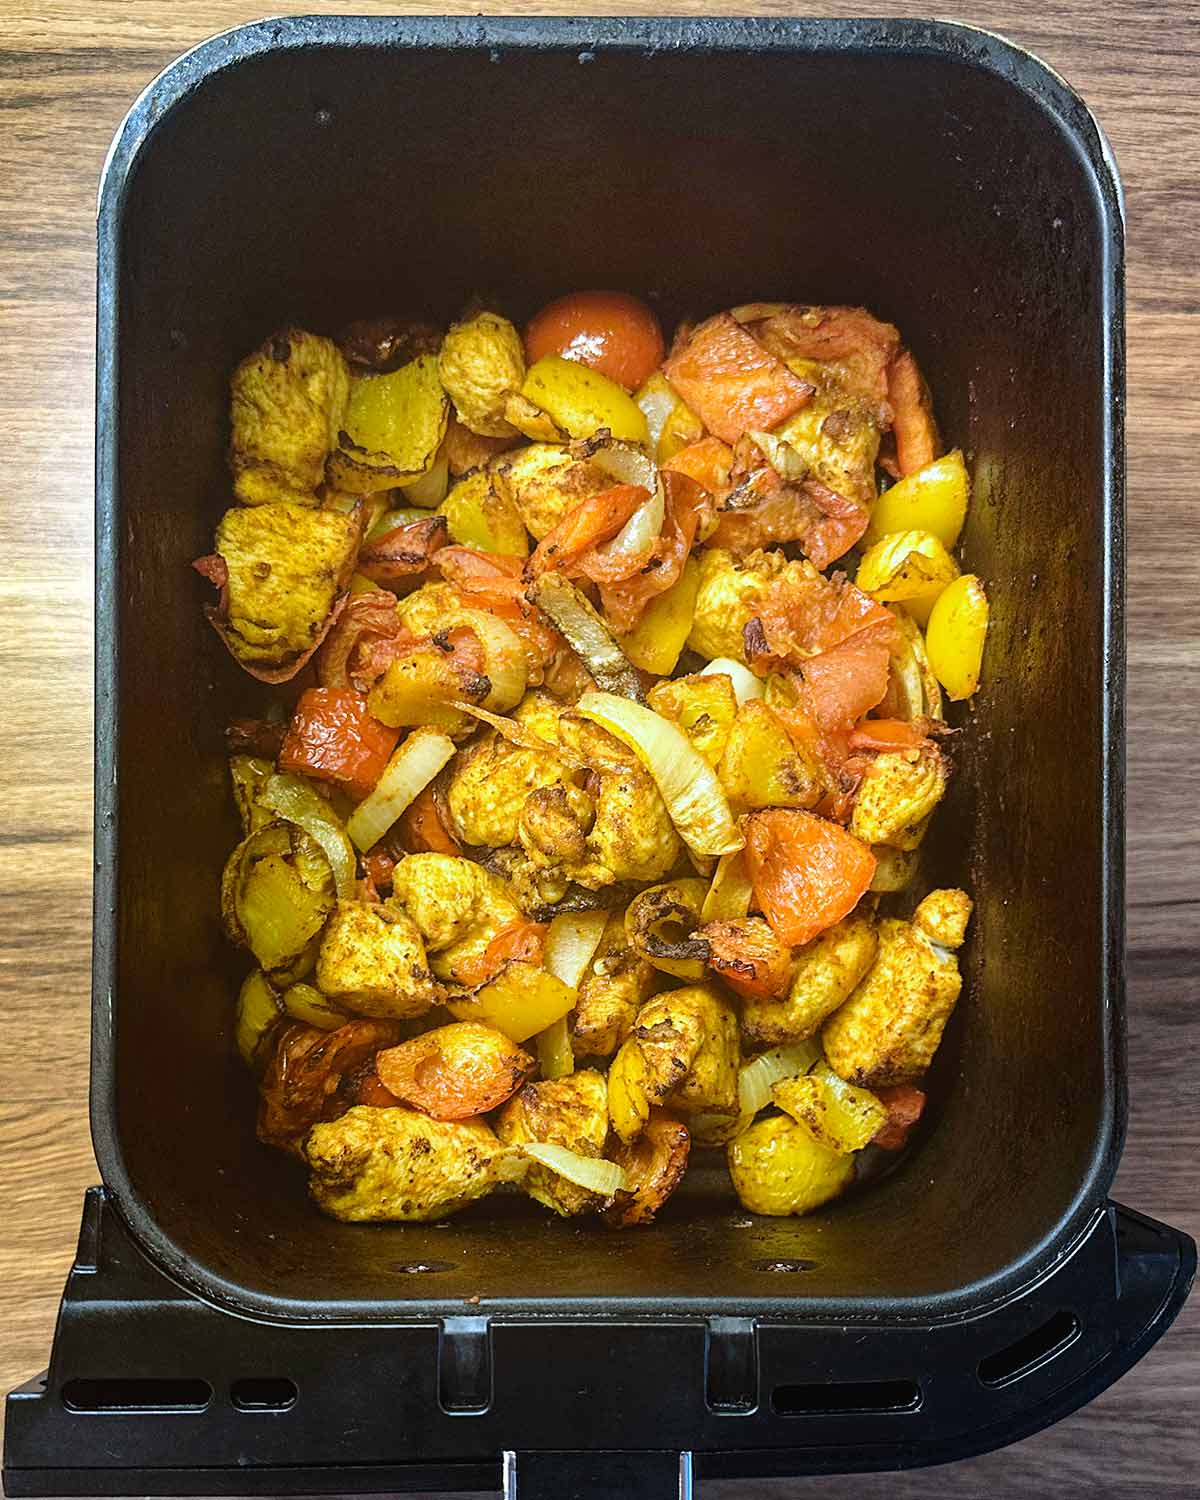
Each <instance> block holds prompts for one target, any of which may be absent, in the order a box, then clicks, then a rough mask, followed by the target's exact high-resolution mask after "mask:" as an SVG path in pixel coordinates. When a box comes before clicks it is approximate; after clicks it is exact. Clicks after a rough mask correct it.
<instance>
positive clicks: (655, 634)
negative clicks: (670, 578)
mask: <svg viewBox="0 0 1200 1500" xmlns="http://www.w3.org/2000/svg"><path fill="white" fill-rule="evenodd" d="M699 592H700V564H699V563H698V562H697V561H696V559H695V558H694V557H689V558H688V560H687V562H686V563H684V565H683V572H682V573H681V574H680V575H679V577H678V579H677V580H676V581H675V582H674V583H673V584H672V585H671V587H670V588H669V589H664V590H663V592H662V593H661V594H656V595H655V596H654V598H653V599H651V601H650V603H649V604H648V605H647V606H646V608H645V611H644V613H643V614H642V618H641V619H640V620H639V621H638V622H637V624H636V625H635V626H634V627H633V629H632V630H631V631H630V632H629V634H628V635H623V636H621V638H620V641H619V643H618V644H619V645H620V647H621V650H622V651H624V653H625V655H626V656H627V657H628V658H629V660H630V661H631V662H632V663H633V664H634V666H635V667H641V669H642V671H643V672H653V673H654V675H655V676H656V677H666V676H667V675H668V674H669V673H671V672H673V671H674V670H675V663H676V662H677V661H678V660H679V655H680V652H682V650H683V648H684V645H685V644H686V642H687V638H688V635H689V634H690V633H691V629H692V619H693V617H694V616H695V613H696V595H697V594H698V593H699Z"/></svg>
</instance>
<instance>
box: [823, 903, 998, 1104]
mask: <svg viewBox="0 0 1200 1500" xmlns="http://www.w3.org/2000/svg"><path fill="white" fill-rule="evenodd" d="M964 908H965V914H964ZM969 912H970V899H969V897H968V896H967V895H966V893H965V892H964V891H944V890H942V891H933V892H931V893H930V895H928V896H926V898H925V900H924V901H922V902H921V904H920V905H919V906H918V907H917V909H916V911H915V912H914V913H913V920H912V921H911V922H898V921H893V920H885V921H883V922H880V924H879V950H878V952H877V954H876V956H875V960H874V962H873V963H872V965H871V967H870V968H869V969H868V970H867V973H866V975H865V977H864V978H863V980H862V982H861V983H860V984H859V985H858V987H857V989H855V991H854V993H853V994H852V995H851V996H850V998H849V999H848V1000H847V1001H846V1003H845V1004H844V1005H842V1006H841V1007H840V1008H839V1009H838V1010H836V1011H834V1013H833V1015H831V1016H830V1017H829V1019H828V1020H827V1021H826V1022H825V1026H824V1029H823V1031H822V1033H821V1041H822V1044H823V1046H824V1048H825V1056H826V1058H827V1060H828V1062H829V1065H830V1067H831V1068H832V1069H833V1070H834V1072H835V1073H837V1074H839V1075H840V1076H841V1077H842V1078H844V1079H845V1080H846V1082H847V1083H857V1084H866V1085H872V1084H889V1083H904V1082H905V1081H906V1080H908V1079H911V1078H919V1077H920V1075H921V1074H922V1073H924V1071H925V1070H926V1068H928V1066H929V1064H930V1062H931V1061H932V1059H933V1054H934V1053H935V1052H936V1051H937V1049H938V1044H939V1042H940V1041H941V1040H942V1031H943V1029H944V1028H945V1025H946V1021H947V1020H948V1019H949V1016H950V1012H951V1011H952V1010H953V1009H954V1004H955V1001H956V1000H957V999H958V994H959V990H960V989H961V988H962V978H961V976H960V974H959V972H958V960H957V958H956V957H955V955H954V953H953V952H952V951H951V949H952V948H953V947H957V946H958V944H959V943H961V942H962V939H963V936H964V935H965V932H966V915H969ZM930 927H932V928H934V929H935V930H936V931H938V932H940V933H942V934H943V935H944V937H945V938H947V939H948V940H949V941H946V942H945V943H942V942H939V941H938V940H937V939H931V938H930V937H929V936H927V932H928V930H929V928H930Z"/></svg>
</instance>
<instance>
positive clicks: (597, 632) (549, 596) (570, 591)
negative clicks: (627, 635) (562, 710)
mask: <svg viewBox="0 0 1200 1500" xmlns="http://www.w3.org/2000/svg"><path fill="white" fill-rule="evenodd" d="M529 597H530V599H531V601H532V602H533V603H534V604H536V605H537V607H538V608H539V609H540V610H541V611H542V612H543V614H545V615H546V616H548V618H549V619H551V620H553V621H554V623H555V625H557V626H558V628H559V630H561V631H562V633H563V635H564V636H565V637H566V639H567V643H568V644H569V645H570V647H571V650H572V651H574V652H575V654H576V655H577V656H578V657H579V659H580V661H582V662H583V664H584V666H586V667H587V669H588V671H589V672H590V673H591V674H592V676H593V677H594V678H595V679H596V682H597V684H598V685H599V686H600V687H601V689H602V690H603V691H604V692H606V693H616V694H618V695H619V696H620V697H622V698H632V699H635V700H636V699H640V698H641V697H642V683H641V679H640V678H639V677H638V674H637V671H636V669H635V668H634V666H633V664H632V662H630V661H629V659H628V657H626V655H625V654H624V652H623V651H622V650H621V648H620V646H618V645H617V643H616V641H615V640H614V639H613V636H612V633H611V631H610V630H609V628H608V626H607V625H606V624H605V623H604V621H603V620H602V619H601V618H600V616H599V615H598V614H597V613H596V610H595V608H594V607H593V605H592V604H591V602H590V601H589V600H588V599H587V597H586V596H585V595H584V594H583V593H581V592H580V590H579V589H577V588H576V587H575V585H574V584H573V583H571V581H570V580H569V579H567V578H564V577H562V575H561V574H559V573H543V574H542V576H541V577H540V578H538V579H537V580H536V581H535V583H534V584H533V586H532V588H531V589H530V591H529Z"/></svg>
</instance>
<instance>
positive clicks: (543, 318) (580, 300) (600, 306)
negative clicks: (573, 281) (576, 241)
mask: <svg viewBox="0 0 1200 1500" xmlns="http://www.w3.org/2000/svg"><path fill="white" fill-rule="evenodd" d="M663 353H664V350H663V337H662V330H661V329H660V328H659V326H658V319H657V318H656V317H655V316H654V314H653V313H652V312H651V311H650V309H649V308H648V307H647V306H646V304H645V303H644V302H640V301H639V300H638V299H637V298H636V297H631V296H629V295H628V293H626V292H572V293H571V294H570V295H569V296H566V297H558V298H556V299H555V300H554V301H553V302H548V303H547V304H546V306H545V307H543V308H542V310H541V312H539V313H537V314H536V315H535V316H534V317H533V318H532V319H531V320H530V322H529V325H528V326H527V327H526V329H525V355H526V358H527V359H528V360H529V363H530V364H533V362H534V361H535V360H538V359H541V358H542V357H543V356H544V355H546V354H561V355H562V356H563V358H564V359H575V360H578V361H579V362H580V364H584V365H591V367H592V369H593V370H599V371H600V373H601V374H602V375H607V376H608V378H609V379H610V380H615V381H617V383H618V384H619V385H623V386H624V387H625V389H626V390H630V391H632V390H636V388H637V387H638V386H640V385H641V384H643V382H645V381H647V380H649V378H650V376H651V375H653V374H654V372H655V370H656V369H658V367H659V365H660V364H661V363H662V359H663Z"/></svg>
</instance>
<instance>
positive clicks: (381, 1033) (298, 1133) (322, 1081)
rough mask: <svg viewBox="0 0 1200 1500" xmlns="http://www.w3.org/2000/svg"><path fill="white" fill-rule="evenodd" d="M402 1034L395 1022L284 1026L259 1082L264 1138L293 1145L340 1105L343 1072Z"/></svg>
mask: <svg viewBox="0 0 1200 1500" xmlns="http://www.w3.org/2000/svg"><path fill="white" fill-rule="evenodd" d="M399 1035H400V1029H399V1027H398V1026H396V1024H395V1023H394V1022H391V1021H351V1022H349V1024H348V1025H345V1026H339V1027H338V1028H337V1029H336V1030H334V1031H324V1030H321V1029H320V1028H319V1027H316V1026H305V1025H302V1024H299V1023H294V1024H292V1025H289V1026H284V1027H282V1028H281V1029H280V1030H279V1031H278V1032H276V1034H275V1040H274V1050H273V1051H272V1053H271V1056H270V1060H269V1061H268V1063H267V1068H266V1072H265V1073H264V1074H263V1077H262V1081H261V1083H260V1085H259V1089H260V1093H261V1096H262V1102H261V1105H260V1108H259V1116H258V1138H259V1140H261V1141H263V1142H265V1143H266V1144H267V1145H269V1146H282V1147H284V1148H285V1149H290V1148H294V1147H295V1146H296V1145H297V1144H298V1142H299V1141H300V1139H301V1138H302V1137H303V1136H304V1135H305V1134H306V1133H307V1132H308V1131H309V1130H310V1129H311V1128H312V1126H313V1125H315V1124H316V1123H317V1121H318V1120H320V1119H322V1118H323V1117H324V1116H325V1115H326V1111H333V1110H336V1109H337V1108H338V1098H337V1093H338V1087H339V1085H340V1083H341V1080H342V1078H343V1076H344V1075H345V1074H347V1073H351V1072H353V1071H354V1070H355V1069H356V1068H358V1067H360V1066H361V1065H362V1064H363V1062H365V1061H366V1060H367V1059H368V1058H371V1057H374V1055H375V1053H376V1052H378V1051H379V1049H380V1048H381V1047H387V1046H389V1045H390V1044H391V1043H392V1042H395V1041H397V1040H398V1039H399Z"/></svg>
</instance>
